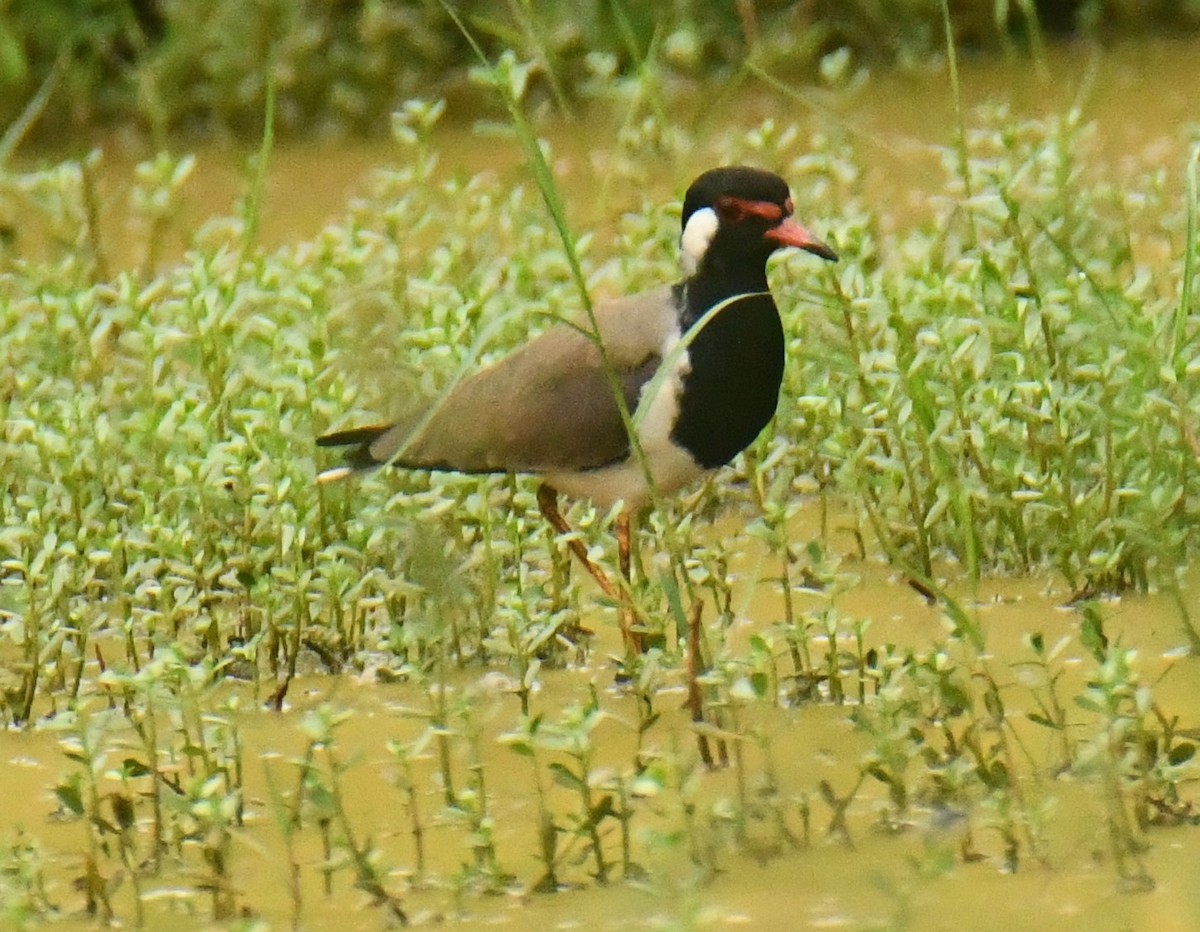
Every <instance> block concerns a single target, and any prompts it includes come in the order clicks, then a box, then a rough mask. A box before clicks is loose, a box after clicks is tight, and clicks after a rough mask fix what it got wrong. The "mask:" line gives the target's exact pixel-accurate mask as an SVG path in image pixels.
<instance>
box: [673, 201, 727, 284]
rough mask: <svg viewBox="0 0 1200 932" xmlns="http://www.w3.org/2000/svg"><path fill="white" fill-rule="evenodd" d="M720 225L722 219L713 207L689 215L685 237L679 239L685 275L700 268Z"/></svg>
mask: <svg viewBox="0 0 1200 932" xmlns="http://www.w3.org/2000/svg"><path fill="white" fill-rule="evenodd" d="M718 226H720V221H719V220H718V219H717V212H716V211H715V210H713V209H712V208H711V207H703V208H701V209H700V210H697V211H696V212H695V213H693V214H692V215H691V216H690V217H688V222H687V226H685V227H684V228H683V238H682V239H681V240H680V241H679V250H680V261H681V262H682V263H683V273H684V274H685V275H687V276H689V277H690V276H692V275H694V274H695V272H696V270H697V269H698V268H700V263H701V262H702V261H703V260H704V254H705V253H706V252H708V246H709V243H711V242H712V239H713V237H714V236H716V235H717V227H718Z"/></svg>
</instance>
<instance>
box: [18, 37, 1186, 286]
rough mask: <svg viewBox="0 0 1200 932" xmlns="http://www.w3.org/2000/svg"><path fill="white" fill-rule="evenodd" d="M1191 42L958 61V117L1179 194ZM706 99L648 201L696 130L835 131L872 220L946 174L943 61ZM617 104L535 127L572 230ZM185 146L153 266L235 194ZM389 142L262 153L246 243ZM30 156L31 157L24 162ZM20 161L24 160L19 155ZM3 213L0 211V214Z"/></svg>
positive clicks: (505, 147)
mask: <svg viewBox="0 0 1200 932" xmlns="http://www.w3.org/2000/svg"><path fill="white" fill-rule="evenodd" d="M1198 56H1200V41H1198V40H1196V39H1186V40H1185V39H1179V40H1171V39H1161V38H1160V39H1145V40H1137V41H1126V42H1122V43H1120V44H1118V45H1116V46H1115V47H1113V48H1110V49H1107V50H1099V49H1097V48H1095V47H1093V46H1091V45H1089V44H1086V43H1082V42H1081V43H1078V44H1064V45H1057V46H1054V47H1053V48H1052V50H1051V54H1050V55H1049V57H1048V59H1047V61H1046V66H1045V68H1044V69H1039V68H1037V67H1034V66H1033V65H1032V64H1031V63H1030V62H1029V61H1028V60H1026V59H1024V58H1019V57H1014V58H1003V57H991V56H989V57H985V58H969V57H968V58H965V59H964V60H963V61H962V62H961V69H960V70H961V84H962V91H963V102H964V108H965V110H966V111H967V120H968V124H970V123H971V121H972V116H971V113H972V112H973V111H974V109H975V108H976V107H979V106H983V105H987V106H994V105H1001V106H1004V107H1007V108H1008V109H1009V110H1010V112H1011V113H1012V114H1013V116H1014V117H1016V118H1026V117H1045V116H1049V115H1052V114H1058V113H1062V112H1064V111H1065V110H1066V109H1067V108H1069V107H1071V106H1078V107H1080V109H1081V112H1082V115H1083V118H1084V120H1085V121H1086V122H1094V124H1095V126H1096V130H1097V132H1096V144H1097V146H1098V152H1099V158H1098V159H1096V160H1095V161H1096V162H1097V163H1098V164H1099V165H1100V166H1105V167H1106V168H1107V169H1108V170H1109V171H1111V172H1112V173H1113V175H1114V176H1115V177H1120V176H1121V175H1122V174H1129V173H1132V172H1134V171H1142V170H1147V169H1150V168H1162V169H1164V170H1165V171H1166V172H1167V176H1168V183H1169V184H1170V185H1171V186H1173V187H1174V188H1175V189H1176V190H1182V175H1183V166H1184V161H1185V156H1186V152H1187V142H1188V137H1189V130H1188V127H1189V126H1190V127H1192V129H1191V130H1190V135H1191V137H1192V138H1196V136H1197V134H1200V129H1198V128H1197V127H1200V105H1197V102H1196V94H1195V84H1196V67H1197V66H1196V61H1197V57H1198ZM731 87H732V89H731V90H729V91H728V92H726V93H722V94H719V95H718V96H717V97H716V98H715V99H714V98H713V97H711V96H709V95H707V94H706V95H696V96H695V97H694V98H692V99H686V98H685V99H681V100H676V101H673V102H672V110H671V115H672V116H673V117H675V118H677V119H678V120H679V121H680V122H681V123H682V124H683V125H687V126H691V127H692V128H693V129H694V131H695V133H696V134H697V138H698V140H699V142H700V145H699V146H698V147H697V149H696V151H695V154H694V161H695V164H689V165H684V166H677V167H676V168H675V169H674V170H668V171H665V172H664V173H663V175H662V178H661V185H660V190H658V191H650V192H648V193H649V194H651V195H652V196H658V197H662V198H666V199H669V198H674V197H678V194H679V191H680V190H682V187H683V186H684V185H686V183H687V181H688V180H689V179H690V177H691V176H692V175H693V174H694V173H696V172H698V171H700V170H702V169H704V168H707V167H709V166H710V163H711V158H712V154H711V153H709V152H707V151H706V147H705V144H704V143H705V140H707V139H716V138H724V137H727V136H728V135H729V134H734V135H736V134H737V133H738V132H739V131H740V132H746V131H749V130H751V129H753V128H755V127H757V126H758V125H759V124H760V123H761V122H762V121H763V120H764V119H768V118H770V119H774V120H775V121H776V123H777V124H780V125H788V124H791V123H796V124H797V125H798V126H799V127H801V129H802V131H807V132H810V133H812V132H817V131H824V132H833V133H837V134H844V135H845V136H846V137H847V138H848V139H850V140H851V141H852V143H853V144H854V146H855V148H856V149H857V151H858V153H859V158H860V159H861V161H862V163H863V166H864V169H865V185H866V191H867V194H868V196H869V198H870V200H871V201H872V203H874V204H875V205H877V206H878V208H879V212H880V214H882V216H883V219H884V222H885V224H887V225H891V226H896V225H897V224H899V225H903V224H905V223H911V222H913V221H915V220H918V219H920V218H922V217H923V216H925V215H926V213H927V208H928V205H929V201H930V198H931V197H933V196H937V195H941V194H943V193H944V191H943V190H942V187H943V185H944V178H945V175H944V174H943V173H942V172H941V170H940V169H939V168H938V167H937V163H938V158H939V156H938V155H937V152H936V151H935V149H934V148H933V147H941V146H947V145H950V144H951V143H952V141H953V139H954V129H955V125H956V123H955V115H954V105H953V99H952V96H951V94H950V90H949V82H948V79H947V75H946V68H945V65H944V62H931V63H930V65H929V66H928V67H927V68H925V69H921V70H910V71H889V72H880V73H876V74H871V75H870V77H869V79H868V80H867V81H866V82H865V83H863V84H862V85H861V86H857V87H855V88H853V89H851V90H840V91H838V90H824V89H813V88H811V87H805V86H802V85H796V86H795V88H794V91H796V92H798V93H799V95H802V98H803V99H800V98H799V97H797V96H794V95H793V94H788V93H784V92H782V91H780V90H778V89H777V88H773V87H768V86H766V85H765V84H763V83H762V82H760V81H758V80H757V79H756V78H753V77H748V78H746V79H745V80H744V81H741V82H737V83H735V84H733V85H732V86H731ZM623 119H624V113H623V112H622V111H621V110H619V109H618V110H616V111H609V112H604V111H600V112H595V113H592V114H589V115H588V117H587V118H581V119H579V120H577V121H576V122H574V123H565V122H561V121H558V120H555V119H554V118H549V119H546V120H543V121H542V122H541V123H540V124H539V127H538V129H539V132H540V133H541V134H542V135H544V136H546V137H547V138H549V139H550V140H551V141H552V142H553V144H554V147H555V148H554V151H555V156H556V160H555V167H556V170H557V171H558V172H559V176H560V179H559V180H560V182H561V184H562V186H563V188H564V190H565V191H566V193H567V194H568V196H569V195H570V193H571V192H572V191H573V190H576V191H580V192H587V194H588V196H587V197H586V198H577V199H575V201H574V202H573V203H570V204H569V208H570V217H569V219H570V220H571V221H572V222H573V223H574V224H575V225H577V226H581V225H582V226H590V225H594V224H598V223H599V224H602V223H603V222H604V221H605V219H606V218H610V217H611V216H612V215H614V214H615V213H616V212H619V211H620V210H623V209H627V207H628V206H629V205H623V204H622V205H613V204H603V203H600V202H598V201H597V199H596V198H595V197H594V196H593V195H594V192H595V188H596V183H597V179H602V178H603V177H604V168H603V167H602V166H598V165H596V164H595V157H596V154H597V152H599V151H602V150H605V149H609V148H611V146H612V144H613V139H614V135H615V133H616V129H617V127H618V125H619V124H620V123H621V122H622V120H623ZM97 144H98V145H99V146H100V147H101V149H102V150H103V152H104V160H103V163H102V166H101V170H100V178H99V180H100V186H101V203H102V205H103V208H104V209H103V212H102V228H103V237H102V240H103V243H104V245H105V250H106V252H107V253H108V254H109V257H110V263H111V264H112V265H113V266H114V267H120V266H122V265H128V264H137V263H140V262H141V261H142V259H143V258H144V255H145V252H146V237H147V231H146V230H145V228H144V227H143V226H140V225H139V224H137V223H134V222H131V221H130V219H129V213H128V192H129V189H130V180H131V179H132V177H133V167H134V165H135V164H136V163H137V161H139V160H140V159H142V158H145V157H146V155H147V153H145V152H144V151H139V150H140V145H139V144H138V143H136V142H130V139H129V137H128V136H127V135H114V136H109V137H104V138H101V139H99V140H97ZM433 145H434V147H435V149H436V150H437V151H438V153H439V158H440V164H441V170H442V171H443V172H444V173H447V174H450V173H475V172H480V171H490V172H495V173H499V175H500V176H501V177H502V178H503V179H504V180H510V181H511V182H512V183H514V184H515V183H520V182H524V183H529V176H528V172H527V170H526V169H525V168H524V167H523V163H522V159H521V155H520V148H519V146H518V145H517V143H516V142H515V140H513V139H512V138H511V137H509V136H507V135H505V134H504V133H503V132H500V133H497V132H494V131H489V132H485V133H482V134H481V133H480V132H479V131H478V130H477V127H476V126H475V124H473V123H471V122H470V121H469V120H468V121H462V120H456V118H455V114H454V113H449V114H447V115H446V116H445V117H444V118H443V120H442V121H441V122H440V123H439V124H438V126H437V128H436V130H435V133H434V137H433ZM183 151H192V152H194V153H195V155H196V156H197V168H196V171H195V174H194V176H193V177H192V178H191V179H190V181H189V182H188V184H187V186H186V187H185V189H184V190H185V196H184V197H183V199H182V202H181V204H180V211H179V215H178V216H177V217H176V218H175V222H174V224H173V232H172V235H171V237H170V238H169V239H168V240H167V241H166V242H164V243H160V244H159V246H158V248H159V254H160V258H161V260H162V261H170V260H171V259H173V258H175V257H178V256H179V255H181V253H182V250H183V248H184V247H185V245H186V244H187V242H188V241H189V239H190V237H191V236H192V235H194V233H195V232H196V230H197V229H198V228H199V227H200V226H201V225H202V224H203V223H204V222H205V221H206V220H209V219H210V218H212V217H214V216H222V215H225V216H228V215H234V214H235V213H236V205H237V202H238V199H239V198H240V197H242V196H244V195H245V193H246V191H247V190H248V188H249V181H248V178H249V170H248V169H247V167H246V166H247V160H248V158H249V153H248V151H245V150H241V149H234V148H230V147H229V146H227V145H216V144H214V145H199V146H195V145H185V147H184V148H183ZM403 157H404V156H403V152H402V151H401V150H400V149H399V148H398V147H397V146H396V145H394V144H392V143H389V142H387V141H362V140H329V141H314V142H303V141H287V142H284V143H281V144H280V145H278V146H277V147H276V148H275V150H274V151H273V153H272V154H271V162H270V174H269V180H268V185H267V190H266V197H265V202H264V205H263V211H262V217H261V223H260V227H259V235H260V242H261V243H262V244H263V245H264V246H267V247H272V246H275V245H279V244H282V243H287V242H295V241H297V240H302V239H307V238H310V237H312V236H314V235H315V234H316V233H317V232H318V231H319V230H320V228H321V227H322V226H323V225H324V224H325V223H327V222H333V221H336V220H337V219H338V218H339V217H341V216H342V215H343V214H344V210H345V205H346V203H347V201H348V199H349V198H351V197H353V196H355V195H358V194H362V193H364V192H366V191H367V190H368V187H369V179H370V176H371V174H372V173H373V172H374V171H375V170H377V169H379V168H383V167H387V166H388V165H390V164H393V163H395V161H396V160H397V159H400V158H403ZM37 161H42V159H40V158H39V159H38V160H37ZM27 164H28V162H27ZM4 219H7V220H9V222H11V221H12V218H3V217H0V220H4Z"/></svg>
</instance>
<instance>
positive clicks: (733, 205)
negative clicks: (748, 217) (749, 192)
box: [716, 197, 745, 221]
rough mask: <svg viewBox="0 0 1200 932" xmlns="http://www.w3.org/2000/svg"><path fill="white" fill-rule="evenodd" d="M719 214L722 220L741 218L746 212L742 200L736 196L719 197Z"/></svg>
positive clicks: (717, 206) (717, 205) (717, 204)
mask: <svg viewBox="0 0 1200 932" xmlns="http://www.w3.org/2000/svg"><path fill="white" fill-rule="evenodd" d="M716 208H717V216H718V217H720V218H721V219H722V220H733V221H737V220H741V219H742V217H743V216H744V214H745V211H744V210H743V206H742V202H741V201H740V200H738V199H737V198H736V197H719V198H717V203H716Z"/></svg>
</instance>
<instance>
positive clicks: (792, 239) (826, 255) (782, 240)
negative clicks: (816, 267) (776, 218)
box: [763, 217, 837, 262]
mask: <svg viewBox="0 0 1200 932" xmlns="http://www.w3.org/2000/svg"><path fill="white" fill-rule="evenodd" d="M763 238H764V239H770V240H774V241H775V242H777V243H779V244H780V245H781V246H795V247H796V248H797V249H803V250H804V251H805V252H811V253H812V254H813V255H814V256H820V257H821V258H822V259H828V260H829V261H830V262H835V261H837V253H836V252H834V251H833V250H832V249H830V248H829V247H828V246H826V245H825V244H824V243H823V242H821V241H820V240H819V239H817V238H816V237H815V236H813V235H812V234H811V233H810V232H808V230H806V229H804V227H802V226H800V224H798V223H797V222H796V221H795V220H793V219H791V217H785V218H784V219H783V221H782V222H781V223H780V224H779V225H778V226H773V227H771V229H769V230H767V232H766V233H764V234H763Z"/></svg>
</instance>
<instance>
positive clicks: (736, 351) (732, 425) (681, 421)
mask: <svg viewBox="0 0 1200 932" xmlns="http://www.w3.org/2000/svg"><path fill="white" fill-rule="evenodd" d="M688 356H689V361H690V363H691V367H690V371H689V372H688V373H687V375H685V376H684V378H683V386H682V391H681V393H680V396H679V417H678V419H677V420H676V422H675V429H674V430H673V431H672V432H671V439H672V440H673V441H674V442H675V443H676V444H678V445H679V446H681V447H683V448H684V449H686V450H687V451H688V453H690V454H691V456H692V458H693V459H694V460H695V461H696V462H697V463H699V464H700V465H701V466H703V467H705V468H707V469H715V468H716V467H718V466H724V465H725V464H726V463H728V462H729V461H730V460H731V459H733V458H734V457H735V456H737V454H738V453H740V452H741V451H742V450H744V449H746V447H748V446H749V445H750V443H751V442H752V441H753V440H754V438H755V437H757V436H758V434H759V432H760V431H761V430H762V429H763V428H764V427H766V426H767V423H768V422H769V421H770V420H771V418H772V417H773V416H774V414H775V408H776V405H778V403H779V386H780V383H781V382H782V380H783V361H784V338H783V325H782V324H781V323H780V320H779V312H778V311H777V310H776V308H775V302H774V301H773V300H772V299H771V296H770V295H769V294H766V293H759V294H753V295H747V296H746V297H744V298H739V299H738V300H736V301H733V302H731V303H730V304H729V305H728V306H726V307H725V308H723V309H722V310H721V311H719V312H718V313H717V315H716V316H715V317H713V318H712V319H711V320H709V322H708V323H707V324H706V325H705V326H704V328H703V329H702V330H701V331H700V333H699V334H698V335H697V336H696V339H695V340H694V341H693V342H692V344H691V346H690V347H689V348H688Z"/></svg>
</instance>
